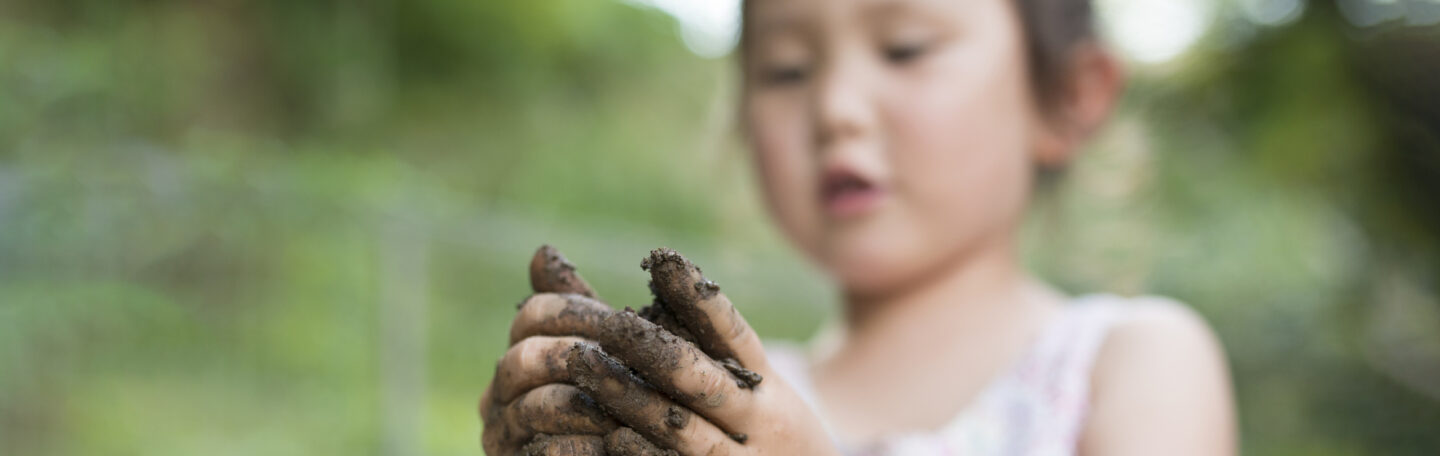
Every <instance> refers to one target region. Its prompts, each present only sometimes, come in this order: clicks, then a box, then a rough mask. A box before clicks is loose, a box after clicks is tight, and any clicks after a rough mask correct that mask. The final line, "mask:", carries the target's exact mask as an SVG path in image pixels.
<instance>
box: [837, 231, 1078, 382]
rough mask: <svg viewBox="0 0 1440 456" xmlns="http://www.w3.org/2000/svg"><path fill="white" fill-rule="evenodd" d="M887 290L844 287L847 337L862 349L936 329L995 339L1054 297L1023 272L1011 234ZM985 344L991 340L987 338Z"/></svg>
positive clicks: (921, 340) (852, 348)
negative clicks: (850, 290)
mask: <svg viewBox="0 0 1440 456" xmlns="http://www.w3.org/2000/svg"><path fill="white" fill-rule="evenodd" d="M897 289H898V290H899V291H897V292H895V293H888V294H878V295H869V296H867V295H860V294H855V293H847V295H846V297H845V300H846V306H845V308H846V331H845V334H846V337H845V342H844V345H846V346H848V347H847V348H849V350H843V351H842V353H844V352H850V353H852V354H855V355H858V356H861V357H864V352H867V351H869V350H866V349H865V347H879V346H892V347H893V346H894V345H895V344H901V345H909V344H912V343H913V344H916V345H917V346H927V345H933V344H934V343H935V342H936V339H937V337H936V336H937V335H943V336H941V337H946V338H950V337H955V338H964V339H967V340H968V341H976V342H979V341H982V340H985V339H990V340H994V338H995V337H1003V334H1009V333H1014V332H1016V330H1020V332H1022V333H1023V332H1025V331H1024V329H1025V328H1026V327H1027V326H1028V325H1030V324H1032V323H1033V322H1034V321H1035V319H1036V317H1037V316H1039V315H1041V314H1042V313H1043V311H1044V310H1045V306H1046V304H1047V303H1053V302H1055V301H1054V300H1051V299H1046V297H1048V296H1050V294H1049V292H1048V290H1044V288H1043V286H1038V285H1036V284H1033V283H1032V282H1031V281H1030V280H1028V278H1027V276H1026V275H1025V273H1024V272H1023V270H1022V268H1021V267H1020V265H1019V260H1018V254H1017V253H1016V252H1015V247H1014V242H1013V241H1011V240H1009V239H1006V240H1003V241H1002V242H995V243H991V244H990V245H986V246H983V247H981V248H978V249H975V250H973V251H971V252H967V253H966V254H965V255H961V256H959V257H958V258H954V259H951V260H950V261H948V262H947V264H946V265H944V266H943V267H940V268H938V269H937V271H936V272H935V273H933V274H930V275H928V276H927V277H924V278H922V279H920V280H918V281H917V282H915V283H911V284H907V285H906V286H902V287H897ZM987 345H988V344H987Z"/></svg>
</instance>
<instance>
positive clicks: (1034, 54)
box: [1015, 0, 1095, 105]
mask: <svg viewBox="0 0 1440 456" xmlns="http://www.w3.org/2000/svg"><path fill="white" fill-rule="evenodd" d="M1015 6H1016V8H1017V9H1018V11H1019V13H1020V22H1021V26H1022V27H1023V28H1024V33H1025V45H1026V47H1027V52H1028V53H1029V61H1030V80H1031V84H1032V85H1034V88H1035V94H1036V97H1037V98H1038V99H1039V100H1040V104H1041V105H1050V104H1051V103H1054V102H1056V101H1058V100H1057V97H1059V96H1061V95H1062V94H1063V92H1064V90H1065V87H1064V85H1065V79H1066V78H1067V77H1069V76H1070V75H1069V74H1068V72H1069V67H1070V56H1071V55H1072V54H1073V53H1074V52H1075V47H1076V46H1079V45H1081V44H1083V43H1085V42H1087V41H1090V40H1093V39H1095V11H1094V8H1093V7H1092V6H1091V4H1090V0H1015Z"/></svg>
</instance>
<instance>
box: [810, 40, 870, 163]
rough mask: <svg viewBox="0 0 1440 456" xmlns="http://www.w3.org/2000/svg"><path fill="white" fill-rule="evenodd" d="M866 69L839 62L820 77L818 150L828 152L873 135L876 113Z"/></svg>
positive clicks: (815, 103) (815, 115)
mask: <svg viewBox="0 0 1440 456" xmlns="http://www.w3.org/2000/svg"><path fill="white" fill-rule="evenodd" d="M868 79H869V77H868V76H867V74H866V71H865V69H864V68H863V67H862V66H860V65H856V64H855V63H853V62H843V61H842V62H836V64H835V65H829V66H828V68H826V69H824V70H823V71H822V72H821V74H820V75H819V81H818V84H816V86H815V91H816V92H815V94H814V96H813V97H812V100H813V109H814V110H815V112H814V113H813V119H815V126H814V131H815V138H814V141H815V145H816V146H817V147H816V150H817V151H819V152H821V153H825V152H826V151H827V150H830V149H834V148H836V147H843V146H844V144H845V143H848V142H852V141H855V140H858V139H863V138H864V137H865V136H867V135H870V134H873V132H874V126H875V113H874V107H873V104H872V100H871V98H870V91H869V87H868V85H869V84H868V82H867V80H868Z"/></svg>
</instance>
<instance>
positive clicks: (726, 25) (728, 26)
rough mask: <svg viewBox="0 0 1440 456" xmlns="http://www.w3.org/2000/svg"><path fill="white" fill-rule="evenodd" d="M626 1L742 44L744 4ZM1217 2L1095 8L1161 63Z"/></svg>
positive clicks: (712, 50) (1274, 10)
mask: <svg viewBox="0 0 1440 456" xmlns="http://www.w3.org/2000/svg"><path fill="white" fill-rule="evenodd" d="M622 1H623V2H625V3H628V4H631V5H635V6H639V7H645V8H654V9H656V10H659V11H662V12H664V13H665V14H668V15H670V16H671V17H673V18H675V21H676V24H677V28H678V29H679V34H680V38H681V40H682V41H683V42H684V43H685V47H687V48H689V49H690V51H691V52H694V53H695V54H696V55H699V56H702V57H707V58H717V57H722V56H724V55H726V54H729V53H730V52H731V51H732V50H734V48H735V45H736V44H737V43H738V42H739V38H740V1H741V0H622ZM1352 1H1355V0H1352ZM1359 1H1366V0H1359ZM1377 1H1386V0H1377ZM1241 2H1242V8H1244V9H1245V14H1246V16H1247V17H1249V18H1251V20H1253V21H1255V22H1256V23H1260V24H1267V25H1280V24H1284V23H1286V22H1288V21H1293V20H1294V18H1296V17H1299V15H1300V13H1301V12H1302V11H1303V10H1304V2H1305V0H1241ZM1216 3H1217V2H1216V1H1214V0H1097V7H1098V8H1099V13H1100V19H1101V26H1102V27H1103V28H1104V29H1105V30H1106V34H1107V35H1108V36H1109V38H1110V40H1111V42H1113V43H1114V44H1115V46H1117V47H1118V48H1119V49H1120V50H1121V52H1123V53H1124V54H1125V55H1126V56H1127V57H1128V58H1130V59H1132V60H1136V61H1139V62H1143V63H1157V64H1158V63H1164V62H1167V61H1169V60H1172V59H1174V58H1176V57H1179V56H1180V55H1182V54H1184V53H1185V52H1186V51H1188V50H1189V49H1190V48H1191V47H1192V46H1193V45H1194V44H1195V43H1196V42H1197V41H1199V40H1200V38H1201V37H1203V36H1204V35H1205V32H1206V31H1207V30H1209V28H1210V25H1211V23H1212V22H1213V20H1214V17H1215V8H1216Z"/></svg>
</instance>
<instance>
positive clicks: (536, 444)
mask: <svg viewBox="0 0 1440 456" xmlns="http://www.w3.org/2000/svg"><path fill="white" fill-rule="evenodd" d="M612 434H613V432H612ZM520 454H521V455H522V456H605V455H606V452H605V438H604V437H600V436H595V435H547V434H540V435H536V436H535V438H534V439H532V440H530V443H528V444H526V445H525V446H524V447H522V448H521V449H520Z"/></svg>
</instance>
